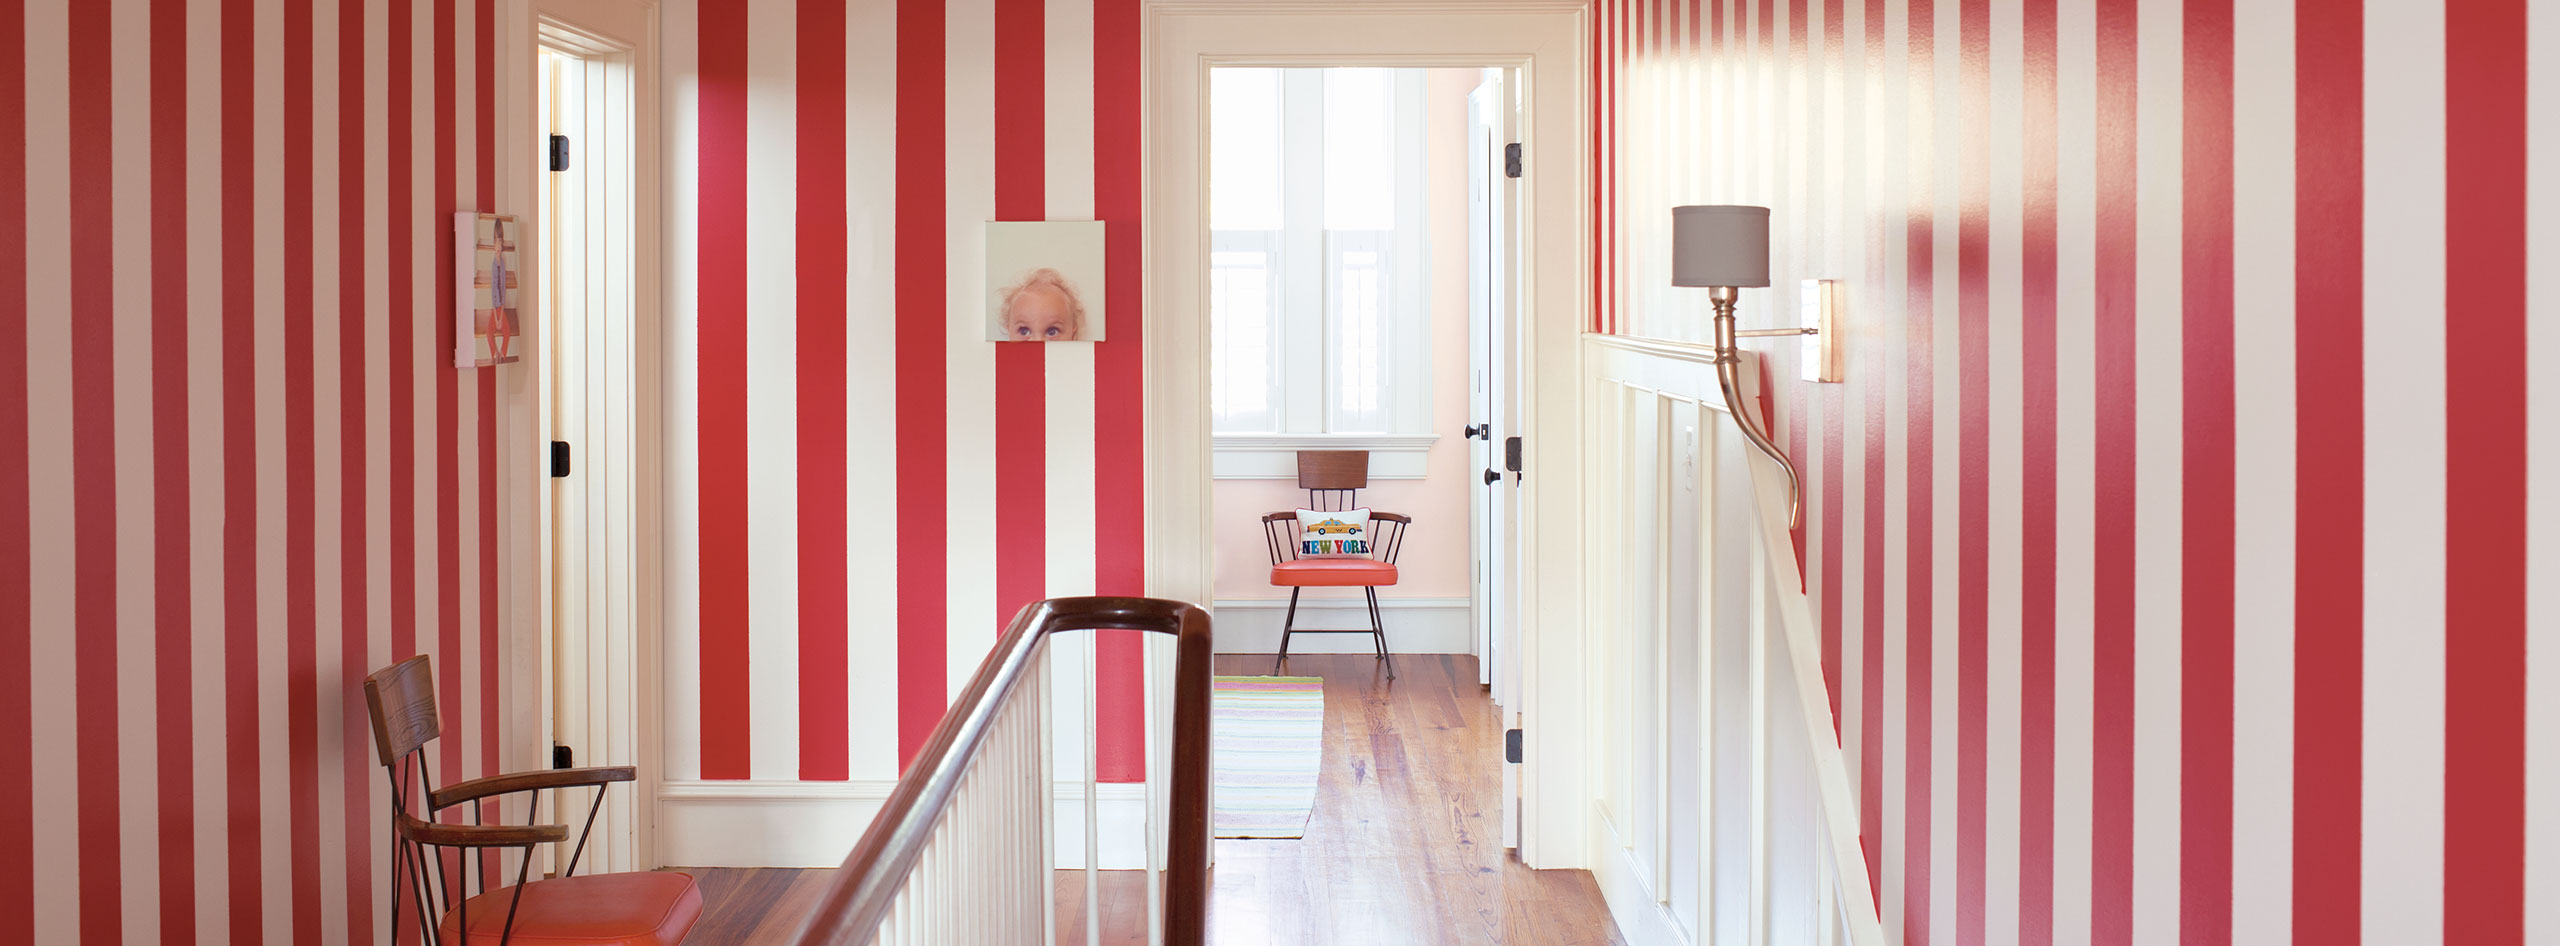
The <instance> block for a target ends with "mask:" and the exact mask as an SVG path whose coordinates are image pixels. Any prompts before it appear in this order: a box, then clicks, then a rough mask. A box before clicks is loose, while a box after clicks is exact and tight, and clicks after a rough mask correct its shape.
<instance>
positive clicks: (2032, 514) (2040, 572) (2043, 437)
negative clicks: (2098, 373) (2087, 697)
mask: <svg viewBox="0 0 2560 946" xmlns="http://www.w3.org/2000/svg"><path fill="white" fill-rule="evenodd" d="M2054 17H2055V10H2054V0H2027V2H2026V5H2025V9H2024V10H2023V11H2022V20H2023V22H2022V24H2021V27H2022V33H2023V35H2024V37H2025V46H2026V48H2025V50H2024V52H2023V53H2022V55H2021V59H2022V62H2023V64H2024V71H2025V75H2024V80H2025V81H2024V86H2025V87H2024V91H2023V108H2022V114H2021V119H2022V126H2023V129H2024V133H2023V137H2024V139H2025V141H2024V144H2023V147H2022V148H2021V154H2020V156H2019V169H2020V171H2021V173H2022V175H2023V177H2024V181H2023V183H2022V186H2021V190H2020V198H2021V201H2022V203H2023V207H2022V210H2023V211H2024V213H2023V217H2024V219H2023V220H2022V221H2021V223H2020V227H2019V243H2020V247H2019V282H2020V290H2019V303H2020V308H2021V312H2020V319H2019V331H2018V338H2019V373H2020V375H2021V377H2020V379H2019V393H2020V395H2021V401H2022V403H2021V405H2020V414H2021V417H2020V421H2019V426H2020V428H2021V429H2020V441H2021V443H2020V448H2019V461H2020V464H2021V466H2022V467H2023V469H2022V470H2021V471H2020V475H2019V488H2020V495H2019V506H2020V509H2019V523H2018V531H2019V536H2018V540H2019V576H2018V590H2019V597H2020V599H2021V600H2020V602H2019V609H2018V610H2019V634H2018V638H2019V639H2018V671H2019V675H2018V709H2019V721H2018V943H2019V946H2051V944H2052V943H2053V699H2054V687H2053V635H2054V495H2055V474H2054V466H2055V462H2056V461H2055V456H2056V454H2055V452H2054V414H2055V396H2056V386H2057V383H2058V377H2059V375H2058V372H2057V371H2056V364H2055V357H2054V325H2055V293H2056V280H2057V273H2058V264H2057V263H2056V259H2055V252H2056V250H2055V238H2056V233H2057V232H2058V226H2057V224H2056V222H2055V203H2056V201H2057V199H2058V197H2057V193H2056V192H2057V190H2058V187H2059V185H2058V183H2057V169H2058V166H2059V162H2058V159H2057V157H2056V148H2057V147H2058V145H2057V144H2056V142H2057V139H2058V128H2057V125H2056V121H2057V118H2058V116H2059V115H2060V106H2059V104H2058V102H2059V99H2058V98H2057V93H2056V91H2055V89H2054V83H2055V81H2056V77H2055V69H2056V66H2055V63H2054V44H2055V39H2056V31H2055V25H2054Z"/></svg>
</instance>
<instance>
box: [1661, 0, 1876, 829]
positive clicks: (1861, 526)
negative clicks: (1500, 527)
mask: <svg viewBox="0 0 2560 946" xmlns="http://www.w3.org/2000/svg"><path fill="white" fill-rule="evenodd" d="M1842 9H1843V11H1845V12H1844V15H1843V20H1842V24H1841V38H1842V40H1841V41H1842V44H1843V47H1844V48H1843V49H1842V56H1841V64H1840V69H1841V73H1840V77H1839V85H1840V88H1839V92H1840V96H1839V98H1838V99H1837V101H1838V102H1839V103H1840V105H1841V106H1842V107H1841V110H1840V111H1839V112H1838V113H1837V118H1836V119H1834V121H1833V122H1832V126H1831V127H1832V135H1831V137H1830V140H1831V141H1833V142H1835V144H1834V145H1833V146H1832V152H1831V160H1830V162H1829V164H1828V173H1829V179H1830V182H1831V183H1830V186H1831V187H1832V188H1833V189H1835V190H1838V191H1839V192H1840V193H1841V195H1842V199H1841V201H1840V203H1839V205H1838V207H1837V208H1836V209H1835V211H1834V214H1833V218H1832V222H1831V225H1832V226H1833V227H1835V228H1836V232H1838V233H1839V234H1840V239H1839V249H1838V252H1839V253H1840V258H1839V268H1838V269H1837V270H1836V272H1837V273H1838V275H1839V276H1840V277H1841V278H1842V286H1843V287H1844V288H1845V289H1846V290H1847V291H1846V292H1845V293H1844V296H1843V303H1842V305H1843V308H1844V309H1845V311H1844V312H1843V314H1842V322H1843V324H1844V325H1846V326H1847V327H1848V332H1847V334H1848V337H1847V338H1844V339H1842V342H1843V344H1844V345H1845V346H1846V347H1845V348H1844V349H1843V350H1842V353H1841V358H1842V365H1841V368H1842V378H1843V381H1842V384H1843V385H1844V386H1843V388H1842V390H1841V392H1840V393H1841V398H1840V403H1841V413H1842V415H1843V416H1842V417H1841V419H1840V427H1841V433H1840V438H1841V439H1840V445H1841V450H1842V456H1841V458H1840V469H1841V471H1842V473H1843V481H1842V482H1841V484H1840V496H1841V498H1842V500H1843V502H1842V506H1841V520H1840V578H1839V581H1840V668H1841V669H1840V734H1841V738H1840V749H1841V752H1842V753H1843V754H1844V755H1846V756H1847V758H1848V762H1849V778H1850V785H1851V786H1852V787H1853V788H1854V789H1855V791H1853V792H1852V797H1854V798H1856V799H1857V800H1858V804H1860V805H1865V804H1867V800H1866V795H1865V792H1864V786H1865V784H1866V776H1867V772H1866V758H1867V752H1866V744H1867V742H1868V740H1872V739H1877V738H1881V735H1880V734H1878V733H1873V732H1869V731H1867V729H1866V727H1865V720H1866V681H1867V677H1868V675H1870V674H1873V673H1876V672H1878V671H1879V669H1880V668H1876V667H1870V666H1867V651H1866V635H1867V633H1868V630H1867V626H1866V614H1867V611H1866V596H1867V579H1866V561H1867V557H1866V556H1867V550H1866V549H1867V517H1868V516H1869V515H1872V514H1873V513H1872V512H1871V511H1870V510H1868V509H1867V462H1868V457H1867V448H1866V443H1867V436H1866V420H1867V386H1868V385H1871V384H1875V383H1877V382H1878V381H1879V380H1880V379H1878V378H1876V377H1875V376H1874V372H1871V371H1868V370H1867V366H1868V360H1867V357H1866V349H1867V346H1869V345H1871V344H1873V343H1874V342H1875V340H1876V336H1877V334H1878V329H1877V328H1876V326H1877V325H1879V324H1880V323H1881V322H1882V321H1883V313H1882V312H1881V311H1880V310H1878V309H1877V308H1876V307H1875V305H1874V304H1873V303H1872V301H1871V300H1869V299H1867V298H1865V297H1866V296H1867V295H1868V294H1867V293H1864V292H1860V291H1859V290H1857V289H1856V288H1854V287H1856V286H1858V285H1859V284H1860V283H1861V282H1863V281H1864V278H1865V276H1866V274H1867V271H1868V269H1867V267H1868V258H1869V256H1868V254H1870V253H1871V252H1873V249H1872V248H1871V246H1870V244H1869V242H1868V241H1867V239H1866V236H1867V234H1868V233H1869V229H1868V227H1867V221H1868V220H1869V219H1870V216H1871V215H1870V212H1869V206H1870V205H1869V203H1868V200H1867V195H1868V193H1869V190H1870V188H1869V187H1868V181H1869V178H1871V177H1872V176H1873V175H1874V174H1875V170H1874V167H1875V165H1874V163H1873V162H1870V161H1868V160H1867V155H1866V142H1867V140H1868V135H1869V126H1870V125H1872V124H1873V122H1874V117H1873V116H1874V115H1875V113H1876V111H1877V109H1876V107H1875V105H1874V103H1872V102H1870V101H1868V96H1867V83H1868V81H1869V76H1868V74H1867V57H1866V51H1865V44H1864V41H1863V40H1862V39H1860V37H1863V36H1864V35H1865V20H1866V13H1865V8H1864V5H1862V4H1843V5H1842ZM1700 35H1701V36H1703V35H1704V33H1703V31H1702V32H1701V34H1700ZM1701 42H1704V40H1703V39H1702V40H1701ZM1700 81H1701V82H1705V81H1708V76H1707V75H1706V74H1704V73H1702V74H1701V78H1700ZM1851 168H1855V169H1856V171H1855V173H1852V172H1851V170H1850V169H1851ZM1859 823H1860V824H1861V825H1864V824H1865V813H1864V812H1863V811H1861V812H1860V819H1859ZM1862 830H1863V829H1862ZM1862 840H1863V841H1864V843H1865V845H1866V849H1867V850H1875V851H1880V850H1881V848H1878V847H1877V845H1879V844H1881V843H1883V839H1881V838H1864V839H1862ZM1865 866H1866V865H1864V864H1860V865H1858V867H1859V869H1860V870H1861V871H1863V870H1864V869H1865Z"/></svg>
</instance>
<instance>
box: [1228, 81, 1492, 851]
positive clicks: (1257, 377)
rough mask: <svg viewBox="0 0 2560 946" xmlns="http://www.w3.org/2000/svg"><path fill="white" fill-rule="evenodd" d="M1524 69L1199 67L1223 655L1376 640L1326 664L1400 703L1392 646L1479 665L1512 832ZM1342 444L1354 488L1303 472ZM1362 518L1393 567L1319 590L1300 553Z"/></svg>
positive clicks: (1293, 664)
mask: <svg viewBox="0 0 2560 946" xmlns="http://www.w3.org/2000/svg"><path fill="white" fill-rule="evenodd" d="M1520 71H1521V70H1520V69H1519V68H1518V67H1517V66H1508V65H1495V66H1449V65H1442V66H1436V67H1394V66H1348V67H1346V66H1294V65H1293V66H1260V65H1240V66H1232V67H1216V68H1212V69H1210V70H1208V72H1207V74H1206V76H1205V83H1204V86H1205V89H1204V90H1205V91H1206V93H1207V99H1208V131H1207V136H1206V137H1207V144H1208V157H1209V161H1208V165H1209V166H1208V169H1207V170H1208V175H1207V176H1208V184H1209V186H1208V202H1207V211H1208V212H1207V214H1206V216H1207V220H1206V224H1207V231H1208V232H1207V234H1206V236H1207V239H1206V241H1205V245H1206V248H1207V250H1208V253H1207V256H1206V259H1205V263H1206V267H1205V269H1206V272H1205V273H1204V277H1205V289H1206V290H1207V292H1206V295H1207V307H1206V308H1207V316H1208V319H1207V321H1208V329H1209V332H1208V334H1209V338H1208V341H1209V345H1208V358H1207V371H1206V374H1207V379H1206V380H1207V382H1208V393H1209V397H1208V402H1207V407H1208V414H1209V419H1210V428H1211V431H1212V451H1211V452H1212V462H1211V468H1210V470H1209V473H1210V477H1209V479H1210V482H1209V484H1208V486H1209V488H1208V490H1207V493H1208V495H1209V496H1210V497H1211V505H1212V507H1213V513H1212V527H1211V528H1212V533H1213V536H1214V557H1215V562H1214V567H1213V571H1214V575H1215V581H1214V585H1215V587H1214V600H1215V601H1216V605H1217V608H1218V617H1219V634H1218V649H1219V650H1220V651H1221V652H1222V653H1231V654H1263V655H1266V656H1265V657H1264V658H1263V659H1264V660H1265V661H1266V662H1265V663H1264V664H1263V666H1264V668H1265V669H1264V671H1263V672H1266V673H1275V674H1280V675H1284V676H1287V675H1299V674H1300V671H1299V669H1298V665H1299V664H1300V663H1306V662H1309V661H1308V660H1306V659H1305V658H1309V657H1310V656H1311V655H1336V654H1355V653H1356V654H1369V655H1371V656H1373V657H1374V658H1376V659H1375V660H1374V661H1372V662H1370V663H1368V664H1366V665H1365V666H1367V667H1368V669H1367V670H1363V671H1352V670H1351V668H1352V667H1353V666H1354V665H1355V664H1360V663H1361V662H1360V661H1344V660H1340V659H1333V658H1327V659H1324V660H1316V661H1313V663H1315V664H1321V665H1323V666H1326V667H1329V668H1332V670H1333V672H1332V673H1328V674H1326V680H1325V683H1324V688H1325V690H1326V692H1327V694H1328V698H1331V696H1334V695H1338V694H1336V693H1335V691H1337V690H1340V689H1343V688H1346V687H1350V688H1358V689H1360V690H1361V692H1363V693H1365V694H1367V696H1368V698H1370V699H1390V700H1392V699H1401V698H1403V697H1402V695H1401V694H1399V693H1398V691H1397V684H1396V682H1395V680H1396V675H1395V673H1394V668H1395V666H1396V665H1397V664H1398V663H1413V664H1421V663H1423V661H1422V660H1421V658H1424V657H1432V658H1434V659H1435V660H1436V659H1437V658H1438V657H1440V656H1444V655H1445V656H1454V657H1457V658H1463V659H1461V660H1459V661H1458V663H1457V664H1456V665H1457V666H1461V667H1463V668H1464V677H1465V678H1466V683H1467V685H1468V687H1469V689H1470V690H1471V691H1474V693H1475V694H1476V697H1477V698H1478V699H1479V700H1482V701H1483V702H1484V703H1485V705H1486V706H1487V707H1488V708H1489V709H1490V710H1491V718H1490V719H1488V720H1486V721H1483V722H1482V723H1480V724H1479V725H1496V726H1497V728H1495V729H1493V730H1491V733H1492V737H1491V738H1489V739H1488V740H1487V741H1486V742H1485V743H1484V745H1485V746H1486V747H1487V748H1486V749H1485V751H1484V752H1483V753H1482V754H1481V757H1480V758H1475V759H1473V760H1471V762H1472V765H1480V766H1481V767H1482V768H1481V771H1482V773H1483V775H1484V777H1485V779H1486V780H1487V781H1488V782H1492V783H1496V784H1500V785H1502V786H1504V789H1503V791H1502V792H1501V796H1502V798H1501V803H1500V805H1499V807H1498V809H1493V810H1487V811H1485V812H1484V813H1483V817H1484V818H1485V819H1486V820H1487V821H1492V820H1496V819H1497V818H1498V819H1499V821H1500V823H1501V824H1502V825H1503V829H1502V835H1501V836H1502V838H1503V843H1504V846H1505V847H1514V846H1516V845H1517V843H1518V831H1517V825H1518V810H1519V809H1518V797H1519V792H1518V788H1519V785H1518V779H1517V771H1516V768H1515V766H1516V763H1515V762H1513V761H1511V757H1510V755H1509V753H1508V752H1506V751H1505V749H1506V746H1505V743H1506V740H1505V739H1503V738H1502V733H1503V731H1504V730H1507V729H1511V728H1516V727H1517V725H1518V721H1519V716H1520V704H1521V702H1523V701H1522V700H1520V699H1519V697H1518V694H1517V680H1518V675H1517V671H1516V668H1514V667H1513V666H1512V664H1514V663H1515V661H1513V660H1512V658H1511V655H1513V654H1515V653H1517V652H1518V641H1517V638H1516V633H1517V628H1518V626H1519V622H1518V617H1517V609H1518V601H1519V599H1518V596H1517V592H1516V589H1517V587H1518V584H1519V582H1518V574H1517V569H1518V566H1517V560H1518V556H1517V553H1516V551H1515V549H1516V547H1517V543H1516V538H1515V537H1516V536H1517V535H1518V516H1519V508H1520V504H1519V494H1520V489H1521V484H1522V482H1523V479H1524V476H1525V470H1524V469H1523V467H1524V466H1525V463H1524V462H1523V459H1524V458H1523V457H1522V456H1521V455H1520V454H1519V452H1518V451H1517V448H1516V446H1514V445H1517V444H1520V443H1521V434H1520V431H1519V430H1518V426H1519V425H1518V423H1517V419H1518V408H1517V407H1516V403H1517V402H1516V400H1514V398H1515V397H1516V394H1515V392H1516V391H1517V390H1518V389H1519V387H1520V385H1519V384H1518V382H1517V380H1516V372H1517V371H1518V362H1517V360H1516V359H1515V358H1514V357H1513V354H1514V353H1515V352H1516V351H1517V350H1518V349H1519V347H1520V346H1519V342H1518V340H1517V337H1518V335H1517V333H1518V332H1519V326H1520V320H1519V316H1518V303H1517V300H1519V299H1520V298H1522V294H1521V293H1520V291H1519V288H1518V283H1517V280H1518V279H1519V278H1520V274H1521V273H1523V272H1524V271H1525V267H1524V266H1522V265H1521V261H1520V259H1519V256H1518V254H1519V253H1520V252H1521V248H1522V244H1523V241H1522V239H1521V237H1520V234H1519V233H1518V232H1517V230H1516V227H1517V225H1518V224H1517V221H1518V220H1519V218H1520V214H1519V211H1518V206H1517V205H1518V201H1519V199H1520V191H1521V188H1520V186H1519V178H1518V177H1517V176H1515V172H1516V170H1517V167H1518V164H1517V162H1516V160H1507V159H1512V158H1513V155H1514V154H1515V152H1514V149H1513V148H1511V147H1510V146H1511V144H1512V142H1513V141H1515V140H1516V138H1515V137H1514V135H1516V133H1517V132H1518V130H1519V128H1520V122H1519V120H1518V118H1517V117H1516V112H1517V111H1518V109H1519V106H1520V100H1519V96H1518V95H1517V90H1518V89H1519V88H1520ZM1506 165H1508V166H1506ZM1507 447H1508V448H1510V449H1506V448H1507ZM1346 454H1348V455H1352V456H1353V457H1355V458H1356V459H1344V457H1345V455H1346ZM1311 458H1325V459H1322V460H1320V461H1319V460H1315V459H1311ZM1346 462H1347V463H1351V464H1353V469H1355V470H1356V471H1357V472H1355V473H1353V474H1349V475H1351V476H1352V477H1353V478H1354V479H1353V481H1355V482H1360V483H1361V484H1362V488H1360V489H1359V490H1358V491H1357V492H1356V494H1352V495H1344V494H1342V493H1337V492H1332V491H1324V492H1311V491H1310V490H1309V489H1308V487H1310V486H1313V485H1316V484H1317V483H1318V482H1319V480H1310V479H1307V478H1306V477H1307V476H1309V475H1320V476H1321V477H1323V478H1324V479H1322V480H1320V481H1321V482H1334V481H1335V480H1334V479H1333V478H1335V477H1339V476H1343V475H1345V474H1342V473H1339V472H1336V471H1335V466H1336V465H1337V464H1340V463H1346ZM1311 463H1313V464H1318V465H1317V466H1310V464H1311ZM1319 466H1320V467H1321V469H1322V472H1321V473H1320V474H1319V473H1312V472H1311V471H1314V470H1317V469H1318V468H1319ZM1351 507H1356V508H1351ZM1341 511H1352V512H1355V513H1361V514H1359V515H1353V516H1350V517H1347V518H1348V519H1350V520H1354V521H1350V522H1345V521H1343V519H1344V518H1345V517H1341V516H1335V515H1330V513H1334V512H1341ZM1291 515H1294V516H1296V518H1294V519H1291V518H1288V517H1289V516H1291ZM1310 517H1312V518H1310ZM1406 518H1409V519H1410V522H1409V523H1405V522H1404V521H1403V520H1404V519H1406ZM1275 520H1276V521H1278V524H1277V525H1274V524H1273V523H1274V522H1275ZM1346 529H1347V530H1365V531H1353V532H1351V533H1350V534H1351V535H1353V536H1357V535H1362V534H1367V535H1369V537H1370V538H1372V539H1374V540H1375V542H1374V545H1375V547H1374V548H1370V549H1367V550H1366V552H1365V554H1366V555H1368V557H1369V558H1371V559H1373V560H1375V561H1377V562H1383V563H1385V564H1388V565H1391V566H1392V569H1391V570H1388V569H1381V570H1379V571H1381V572H1382V573H1383V574H1384V575H1391V576H1392V577H1386V578H1383V579H1382V580H1381V581H1380V582H1379V583H1378V585H1377V586H1376V587H1374V588H1355V587H1327V585H1328V584H1331V583H1332V582H1331V581H1330V579H1328V580H1326V581H1323V582H1317V583H1315V584H1312V585H1301V584H1300V583H1299V581H1298V579H1299V578H1300V577H1301V576H1298V575H1297V574H1296V573H1295V571H1292V569H1295V568H1297V567H1298V566H1304V565H1308V564H1309V562H1305V561H1296V560H1295V559H1297V558H1298V556H1299V555H1300V554H1303V553H1306V550H1308V549H1312V548H1316V547H1318V546H1322V547H1324V548H1326V549H1328V550H1330V551H1332V552H1333V553H1335V554H1337V555H1338V554H1340V553H1341V552H1342V549H1340V548H1337V547H1336V546H1337V545H1339V544H1340V541H1339V540H1340V538H1341V537H1340V536H1338V535H1336V534H1335V533H1336V532H1338V531H1340V530H1346ZM1303 530H1313V531H1303ZM1311 543H1312V544H1311ZM1337 564H1338V563H1337ZM1368 564H1369V563H1363V566H1364V567H1365V566H1366V565H1368ZM1338 570H1340V569H1339V568H1338V567H1337V568H1333V569H1328V571H1338ZM1284 571H1285V572H1289V574H1286V575H1284V574H1283V572H1284ZM1377 628H1383V635H1377V634H1374V633H1373V629H1377ZM1381 636H1382V637H1383V640H1381ZM1284 639H1285V641H1284ZM1282 653H1285V654H1286V655H1287V658H1286V659H1285V660H1283V659H1282V658H1281V657H1280V656H1279V655H1280V654H1282ZM1345 673H1349V674H1350V675H1349V676H1344V674H1345ZM1423 698H1427V697H1423ZM1497 704H1498V705H1497ZM1440 758H1444V759H1445V758H1449V757H1448V756H1441V757H1440ZM1444 764H1455V763H1444ZM1497 773H1498V774H1497ZM1492 795H1493V793H1491V792H1487V793H1485V796H1484V797H1485V799H1486V800H1488V801H1491V800H1492Z"/></svg>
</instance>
